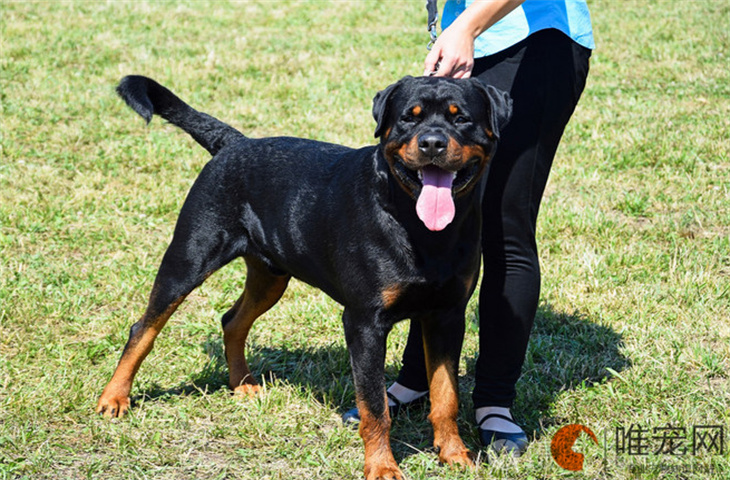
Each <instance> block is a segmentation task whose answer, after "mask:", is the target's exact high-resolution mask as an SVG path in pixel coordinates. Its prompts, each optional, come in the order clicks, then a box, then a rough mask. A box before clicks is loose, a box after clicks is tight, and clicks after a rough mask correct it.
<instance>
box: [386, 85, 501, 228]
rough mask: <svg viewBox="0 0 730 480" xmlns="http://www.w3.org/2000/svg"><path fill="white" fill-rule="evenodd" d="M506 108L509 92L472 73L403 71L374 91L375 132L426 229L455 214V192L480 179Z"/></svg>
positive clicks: (443, 225)
mask: <svg viewBox="0 0 730 480" xmlns="http://www.w3.org/2000/svg"><path fill="white" fill-rule="evenodd" d="M511 113H512V101H511V99H510V98H509V96H508V95H507V94H506V93H504V92H501V91H499V90H497V89H496V88H494V87H492V86H490V85H485V84H484V83H482V82H481V81H480V80H477V79H465V80H453V79H447V78H436V77H418V78H414V77H405V78H403V79H402V80H400V81H398V82H397V83H395V84H393V85H391V86H389V87H388V88H386V89H385V90H383V91H382V92H379V93H378V94H377V95H376V96H375V99H374V101H373V116H374V117H375V121H376V122H377V127H376V128H375V136H376V137H380V143H381V148H382V150H383V154H384V156H385V159H386V160H387V162H388V165H389V167H390V170H391V173H392V174H393V176H394V177H395V179H396V180H397V181H398V184H399V185H400V187H401V188H402V189H403V190H405V191H406V192H407V193H408V194H409V195H410V196H411V197H412V198H413V199H415V200H416V201H417V202H416V211H417V213H418V217H419V218H420V219H421V221H423V223H424V224H425V225H426V227H427V228H428V229H429V230H433V231H438V230H443V229H444V228H446V226H447V225H448V224H449V223H451V221H452V220H453V219H454V215H455V206H454V198H456V197H458V196H460V195H464V194H466V193H467V192H469V191H471V190H472V189H473V188H474V186H475V185H476V184H477V183H478V180H479V179H480V178H481V176H482V175H483V174H484V171H485V170H486V166H487V165H488V164H489V161H490V160H491V158H492V155H493V154H494V151H495V149H496V146H497V141H498V139H499V132H500V129H501V128H502V127H503V126H504V125H505V124H506V123H507V121H508V120H509V118H510V115H511Z"/></svg>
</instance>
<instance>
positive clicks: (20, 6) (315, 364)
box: [0, 0, 730, 479]
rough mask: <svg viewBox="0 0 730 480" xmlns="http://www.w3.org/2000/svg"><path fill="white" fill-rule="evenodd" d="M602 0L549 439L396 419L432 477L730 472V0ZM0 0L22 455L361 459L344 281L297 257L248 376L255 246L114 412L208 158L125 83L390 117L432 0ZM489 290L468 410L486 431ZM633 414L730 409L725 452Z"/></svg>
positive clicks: (5, 188) (7, 231) (247, 123)
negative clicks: (142, 319) (113, 394)
mask: <svg viewBox="0 0 730 480" xmlns="http://www.w3.org/2000/svg"><path fill="white" fill-rule="evenodd" d="M589 3H590V6H591V8H592V13H593V20H594V25H595V33H596V40H597V43H598V50H596V52H595V53H594V55H593V58H592V65H591V75H590V78H589V82H588V86H587V89H586V92H585V94H584V96H583V99H582V101H581V104H580V105H579V107H578V110H577V111H576V113H575V115H574V117H573V120H572V122H571V124H570V125H569V127H568V130H567V132H566V134H565V137H564V141H563V144H562V146H561V149H560V151H559V152H558V157H557V158H556V161H555V165H554V167H553V172H552V176H551V180H550V184H549V185H548V189H547V192H546V195H545V199H544V202H543V206H542V211H541V217H540V225H539V244H540V248H541V260H542V267H543V296H542V302H541V306H540V310H539V314H538V318H537V321H536V326H535V331H534V334H533V339H532V343H531V345H530V348H529V351H528V354H527V361H526V363H525V368H524V375H523V377H522V379H521V381H520V383H519V385H518V390H519V395H518V399H517V404H516V406H515V414H516V416H517V417H518V419H519V420H520V421H521V422H522V423H523V424H524V426H525V428H526V429H527V431H528V432H529V434H530V435H531V436H534V438H535V441H534V442H533V444H532V446H531V447H530V449H529V450H528V453H527V454H526V455H525V456H524V457H522V458H520V459H518V460H516V461H515V460H512V459H508V458H493V459H491V461H490V463H489V464H487V463H483V464H482V465H481V466H480V467H479V469H478V470H477V471H475V472H459V471H457V470H451V469H448V468H445V467H440V466H439V465H438V464H437V460H436V456H435V454H434V452H433V451H432V448H431V446H430V445H431V443H430V442H431V429H430V426H429V425H428V422H427V421H426V420H425V418H424V416H423V415H422V414H418V413H414V414H411V415H410V416H409V417H406V418H402V419H399V420H398V421H397V422H396V423H395V425H394V429H393V447H394V450H395V453H396V457H397V459H398V460H399V461H400V463H401V466H402V467H403V469H404V471H405V473H406V474H407V476H408V477H409V478H411V479H426V478H443V477H449V478H456V479H462V478H463V479H473V478H510V479H512V478H524V479H529V478H533V479H538V478H540V479H542V478H564V477H565V478H589V479H604V478H618V479H629V478H637V479H639V478H641V479H644V478H648V479H654V478H656V479H659V478H662V479H664V478H671V479H675V478H676V479H680V478H682V479H684V478H692V479H707V478H712V479H724V478H728V477H730V460H729V459H728V455H729V452H730V160H729V158H728V157H729V154H730V120H728V119H730V73H729V72H730V69H728V63H729V61H730V60H729V58H728V52H730V40H729V39H728V32H730V20H729V19H730V6H729V5H728V3H727V2H717V1H710V0H707V1H699V0H697V1H691V2H678V1H668V0H667V1H655V2H633V1H632V2H617V1H609V0H601V1H598V0H596V1H590V2H589ZM0 9H1V11H0V25H1V26H2V33H1V39H0V40H1V41H2V43H1V44H0V49H1V52H0V62H1V63H0V65H1V67H0V101H1V103H0V112H1V115H2V124H1V128H0V141H1V147H2V150H1V158H0V478H34V479H35V478H54V479H55V478H59V479H62V478H74V479H75V478H139V479H146V478H155V479H158V478H162V479H166V478H170V479H173V478H174V479H181V478H183V479H184V478H190V479H197V478H206V479H218V478H242V479H252V478H264V479H278V478H283V479H292V478H293V479H305V478H306V479H308V478H329V479H342V478H359V477H360V476H361V472H362V446H361V441H360V439H359V437H358V435H357V433H356V432H355V431H354V430H351V429H349V428H346V427H343V426H342V425H341V422H340V420H339V416H340V414H341V413H342V411H343V409H345V408H348V407H349V406H351V405H352V404H353V398H354V393H353V386H352V380H351V375H350V372H349V363H348V358H347V352H346V350H345V346H344V339H343V335H342V328H341V325H340V319H339V315H340V307H339V306H338V305H337V304H335V303H334V302H333V301H331V300H330V299H328V298H327V297H326V296H324V295H323V294H322V293H321V292H318V291H316V290H314V289H311V288H309V287H307V286H305V285H303V284H301V283H296V282H295V283H293V285H292V286H291V287H290V289H289V290H288V291H287V293H286V295H285V297H284V299H283V300H282V301H281V302H280V303H279V305H278V306H277V307H276V308H274V309H273V310H272V311H271V312H270V313H269V314H267V315H266V317H265V318H263V319H261V320H260V321H259V322H258V323H257V325H256V326H255V327H254V330H253V332H252V338H251V341H250V345H249V347H248V350H249V357H250V358H251V364H252V367H253V369H254V370H255V372H256V374H257V375H258V376H259V378H260V379H262V381H263V383H264V385H265V394H264V395H261V396H259V397H257V398H255V399H251V400H246V401H241V400H237V399H234V398H232V397H231V396H230V395H229V393H228V391H227V389H226V388H225V383H226V378H227V372H226V368H225V362H224V361H223V358H222V346H221V334H220V327H219V318H220V316H221V314H222V313H223V312H224V311H225V310H226V309H227V308H228V307H229V306H230V304H231V303H232V302H233V301H235V299H236V298H237V297H238V295H239V294H240V291H241V290H242V288H243V282H244V279H245V269H244V268H243V264H242V262H237V263H235V264H233V265H231V266H229V267H228V268H226V269H224V270H222V271H221V272H220V273H218V274H217V275H215V276H214V277H212V278H211V279H210V280H209V281H208V282H207V283H206V284H205V285H204V286H203V287H201V288H200V289H199V290H198V291H196V292H195V293H194V294H193V295H191V297H190V298H189V300H188V301H187V302H186V303H185V304H184V305H183V307H181V309H180V310H179V311H178V313H177V314H176V315H175V316H174V317H173V318H172V320H171V321H170V322H169V324H168V326H167V327H166V328H165V330H164V331H163V334H162V335H161V336H160V338H159V340H158V342H157V344H156V346H155V350H154V351H153V352H152V354H151V355H150V357H149V358H148V360H147V361H146V362H145V364H144V365H143V367H142V369H141V371H140V373H139V375H138V377H137V381H136V383H135V387H134V389H133V396H134V408H133V410H132V413H131V415H130V416H129V417H128V418H125V419H124V420H121V421H114V422H110V421H107V420H104V419H102V418H98V417H97V416H96V415H94V413H93V410H94V406H95V403H96V399H97V397H98V395H99V394H100V392H101V390H102V388H103V387H104V385H105V383H106V381H107V380H108V379H109V377H110V375H111V373H112V371H113V369H114V367H115V365H116V362H117V360H118V358H119V355H120V352H121V349H122V347H123V345H124V342H125V341H126V336H127V332H128V328H129V326H130V325H131V324H132V323H133V322H134V321H135V320H136V318H137V317H138V316H139V315H140V314H141V313H142V310H143V308H144V305H145V302H146V298H147V295H148V291H149V288H150V286H151V282H152V279H153V277H154V274H155V270H156V267H157V265H158V262H159V260H160V258H161V255H162V252H163V251H164V248H165V247H166V245H167V242H168V241H169V239H170V237H171V234H172V228H173V225H174V221H175V218H176V216H177V212H178V210H179V207H180V205H181V202H182V200H183V198H184V196H185V194H186V192H187V189H188V188H189V186H190V185H191V183H192V182H193V180H194V179H195V177H196V175H197V173H198V172H199V171H200V169H201V167H202V166H203V165H204V164H205V162H206V161H207V157H206V154H205V152H204V151H203V150H202V149H201V148H200V147H198V146H197V145H196V144H194V142H193V141H192V140H191V139H189V138H188V137H187V136H186V135H185V134H182V133H179V132H178V131H176V130H175V129H174V128H173V127H171V126H167V125H164V124H163V122H161V121H159V119H156V120H155V121H154V122H153V124H152V125H151V127H149V128H147V127H145V125H144V122H143V121H142V120H141V119H140V118H139V117H137V116H136V115H135V114H134V113H133V112H132V111H130V110H129V109H128V108H127V107H126V106H125V105H123V102H121V101H120V100H119V99H118V98H116V96H115V94H114V91H113V88H114V86H115V84H116V82H117V81H118V80H119V79H120V78H121V77H122V76H123V75H125V74H130V73H140V74H146V75H149V76H152V77H154V78H155V79H157V80H158V81H160V82H161V83H163V84H165V85H167V86H169V87H171V88H172V89H173V90H174V91H176V92H178V93H179V94H180V95H181V96H182V97H183V98H185V99H186V100H188V101H189V102H190V103H191V104H192V105H193V106H195V107H196V108H199V109H202V110H204V111H206V112H209V113H211V114H213V115H215V116H217V117H219V118H221V119H223V120H225V121H228V122H230V123H231V124H232V125H234V126H236V127H238V128H240V129H241V130H243V131H244V132H245V133H246V134H248V135H251V136H268V135H279V134H286V135H297V136H302V137H310V138H315V139H319V140H325V141H330V142H338V143H344V144H347V145H352V146H360V145H364V144H369V143H372V141H373V138H372V133H373V129H374V122H373V120H372V117H371V115H370V107H371V103H370V102H371V99H372V97H373V95H374V94H375V92H376V91H378V90H380V89H382V88H384V87H385V86H387V85H388V84H390V83H392V82H393V81H395V80H396V79H397V78H399V77H400V76H402V75H405V74H418V73H419V72H420V71H421V62H422V59H423V57H424V54H425V51H424V45H425V43H426V42H427V33H426V31H425V26H424V23H425V11H424V9H423V5H422V2H395V3H393V2H377V3H376V2H355V1H349V2H308V3H305V2H286V1H285V2H242V3H228V2H210V3H201V2H193V1H190V2H80V1H79V2H27V1H26V2H9V1H7V0H3V1H2V3H1V4H0ZM475 307H476V302H475V301H473V302H472V304H471V305H470V309H469V312H468V317H469V325H468V335H467V341H466V344H465V348H464V356H463V359H462V366H461V375H462V379H461V389H462V401H461V403H462V405H461V407H462V410H461V417H460V422H461V427H462V432H463V436H464V438H465V441H466V442H467V443H468V445H470V446H471V447H472V448H474V449H477V448H478V439H477V437H476V435H475V432H474V431H473V429H472V425H471V421H472V413H471V400H470V395H469V394H470V390H471V386H472V378H473V365H474V359H475V355H476V353H477V352H476V337H477V334H476V326H475V323H474V322H475V316H476V310H475ZM405 327H406V325H405V324H401V325H399V326H398V327H397V328H396V329H395V331H394V332H393V334H392V335H391V338H390V340H389V342H390V346H389V353H388V362H387V366H386V368H387V374H388V376H389V378H391V379H392V378H393V377H394V376H395V375H396V373H397V371H398V367H399V358H400V353H401V351H402V348H403V345H404V341H405V332H406V328H405ZM568 423H581V424H584V425H587V426H589V427H590V428H591V429H592V430H593V431H594V432H596V434H597V436H598V438H599V440H600V442H599V445H598V446H595V445H593V444H592V443H591V442H589V441H584V440H585V439H583V440H581V442H582V443H581V447H580V448H581V450H582V451H583V452H585V453H586V467H585V470H584V471H583V472H582V473H575V474H574V473H570V472H567V471H564V470H562V469H561V468H560V467H558V466H557V465H556V464H555V463H554V462H553V461H552V459H551V458H550V455H549V446H550V439H551V437H552V435H553V434H554V433H555V431H557V429H558V428H560V427H561V426H563V425H566V424H568ZM631 424H638V425H642V426H644V427H645V428H655V427H663V426H666V425H667V424H671V425H672V426H675V427H684V428H687V429H688V430H689V429H691V427H692V426H694V425H706V424H710V425H723V426H724V428H725V454H724V455H723V456H720V455H709V454H707V453H705V454H698V455H695V456H693V455H686V456H684V457H673V456H670V455H667V454H653V453H652V454H650V455H647V456H644V457H637V456H629V455H626V454H623V455H622V454H617V453H616V451H615V448H614V447H615V444H614V443H613V432H614V429H615V428H616V427H626V428H628V427H629V426H630V425H631ZM483 456H484V454H482V457H483Z"/></svg>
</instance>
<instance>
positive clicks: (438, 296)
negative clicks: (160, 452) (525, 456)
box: [100, 76, 511, 450]
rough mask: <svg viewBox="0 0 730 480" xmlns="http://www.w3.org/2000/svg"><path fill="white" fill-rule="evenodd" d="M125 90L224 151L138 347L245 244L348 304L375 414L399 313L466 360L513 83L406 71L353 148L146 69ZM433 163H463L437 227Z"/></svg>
mask: <svg viewBox="0 0 730 480" xmlns="http://www.w3.org/2000/svg"><path fill="white" fill-rule="evenodd" d="M118 93H119V94H120V95H121V97H122V98H123V99H124V100H125V101H126V102H127V103H128V104H129V105H130V106H131V107H132V108H133V109H134V110H135V111H136V112H137V113H139V114H140V115H142V116H143V117H144V118H145V119H146V120H147V121H148V122H149V121H150V119H151V117H152V115H153V113H155V114H158V115H160V116H162V117H163V118H165V119H167V120H168V121H170V122H171V123H173V124H175V125H177V126H179V127H181V128H182V129H184V130H185V131H186V132H188V133H189V134H190V135H192V136H193V138H194V139H195V140H196V141H197V142H198V143H200V144H201V145H202V146H203V147H204V148H205V149H206V150H208V151H209V152H210V153H211V154H212V155H214V157H213V159H212V160H211V161H210V162H209V163H208V164H207V165H206V166H205V167H204V169H203V170H202V172H201V173H200V176H199V177H198V179H197V180H196V182H195V184H194V185H193V187H192V188H191V190H190V193H189V194H188V197H187V199H186V200H185V203H184V205H183V207H182V210H181V212H180V216H179V219H178V222H177V225H176V227H175V232H174V237H173V240H172V243H171V244H170V246H169V248H168V250H167V252H166V253H165V256H164V258H163V260H162V264H161V266H160V269H159V272H158V275H157V278H156V280H155V286H154V289H153V293H152V295H151V298H150V303H149V306H148V311H147V313H146V314H145V317H143V319H142V320H140V321H139V322H138V323H137V324H135V326H134V327H133V329H132V332H131V334H130V341H129V343H128V345H127V348H132V347H131V345H133V344H134V343H135V342H136V341H137V340H136V339H137V338H138V337H140V336H141V335H142V334H141V333H140V331H141V330H144V329H146V328H147V327H148V325H149V324H151V323H153V320H151V319H154V318H157V317H158V316H161V315H163V313H164V312H166V311H169V310H170V309H171V308H172V309H173V310H174V308H175V307H176V306H177V304H178V303H179V302H180V301H182V299H183V298H184V297H185V296H186V295H187V294H188V293H190V291H192V290H193V289H194V288H195V287H197V286H198V285H200V284H201V283H202V282H203V281H204V280H205V279H206V278H207V276H209V275H210V274H211V273H212V272H214V271H215V270H217V269H219V268H221V267H222V266H224V265H226V264H227V263H229V262H230V261H232V260H233V259H235V258H237V257H244V258H246V259H247V262H248V261H249V260H252V261H254V262H256V263H257V264H259V265H264V266H265V268H266V269H267V270H268V272H269V274H271V275H274V276H282V277H286V276H293V277H296V278H298V279H301V280H303V281H304V282H306V283H308V284H311V285H313V286H316V287H318V288H320V289H322V290H323V291H324V292H326V293H327V294H328V295H330V296H331V297H332V298H333V299H335V300H336V301H337V302H339V303H341V304H342V305H344V307H345V311H344V314H343V321H344V328H345V335H346V339H347V343H348V348H349V351H350V355H351V362H352V367H353V374H354V379H355V385H356V389H357V395H358V401H359V402H360V403H359V405H361V408H366V409H367V410H368V411H369V412H370V413H371V414H372V415H373V416H374V417H376V418H379V419H383V418H384V417H387V410H386V408H385V403H384V397H383V395H384V378H383V372H384V355H385V339H386V336H387V334H388V332H389V330H390V329H391V327H392V326H393V324H394V323H396V322H397V321H399V320H402V319H405V318H412V319H414V320H416V321H421V322H422V325H423V330H424V341H425V345H426V350H427V352H428V356H429V359H428V361H429V364H430V365H432V366H433V367H434V368H435V366H436V365H438V364H443V363H444V362H446V363H448V364H449V365H450V366H449V368H451V369H452V370H453V369H454V368H456V366H457V365H458V359H459V354H460V348H461V342H462V339H463V332H464V311H465V308H466V303H467V301H468V299H469V297H470V295H471V293H472V292H473V289H474V287H475V284H476V279H477V275H478V269H479V255H480V241H479V239H480V232H481V212H480V210H481V199H482V194H483V189H484V185H485V178H486V174H485V171H486V169H487V168H486V166H487V163H488V162H489V159H490V158H491V156H492V155H493V152H494V149H495V146H496V141H497V138H498V134H499V129H500V127H501V125H502V124H504V122H505V121H506V120H507V118H508V117H509V114H510V110H511V104H510V101H509V99H508V98H507V97H506V95H505V94H502V93H501V92H498V91H497V90H495V89H494V88H492V87H489V86H485V85H483V84H481V83H480V82H479V81H478V80H459V81H457V80H447V79H436V78H425V77H423V78H411V77H406V78H404V79H402V80H401V81H399V82H398V83H396V84H394V85H391V86H390V87H388V88H387V89H385V90H384V91H382V92H380V93H379V94H378V95H377V96H376V98H375V100H374V105H373V115H374V117H375V119H376V121H377V127H376V136H377V137H380V138H381V142H380V144H379V145H377V146H370V147H365V148H361V149H351V148H347V147H344V146H340V145H333V144H327V143H322V142H317V141H312V140H305V139H299V138H289V137H282V138H264V139H251V138H247V137H245V136H244V135H243V134H241V133H240V132H238V131H236V130H235V129H233V128H232V127H230V126H228V125H226V124H224V123H222V122H220V121H218V120H216V119H214V118H213V117H211V116H209V115H206V114H204V113H201V112H198V111H196V110H194V109H192V108H191V107H189V106H188V105H186V104H185V103H184V102H183V101H182V100H180V99H179V98H177V97H176V96H175V95H174V94H173V93H171V92H170V91H169V90H167V89H166V88H165V87H162V86H161V85H159V84H158V83H156V82H154V81H153V80H151V79H148V78H145V77H139V76H130V77H126V78H124V79H123V80H122V82H121V83H120V85H119V87H118ZM429 136H430V137H435V138H436V139H437V140H438V142H436V144H435V143H434V142H432V143H431V144H428V140H423V139H424V138H426V137H429ZM442 140H445V141H446V142H447V143H448V145H447V146H446V147H445V148H443V147H444V144H442V143H443V142H442ZM434 145H436V147H434ZM452 150H453V151H452ZM473 152H476V153H475V154H474V155H473V158H472V153H473ZM457 154H458V155H457ZM467 154H468V155H467ZM457 157H458V158H457ZM467 157H469V158H467ZM430 164H433V165H438V166H439V167H441V168H442V169H445V170H448V171H450V172H455V173H456V172H458V173H456V179H455V180H454V191H455V192H456V193H455V194H454V196H455V200H454V202H455V207H456V215H455V217H454V219H453V221H452V222H451V223H450V224H449V225H448V226H447V227H446V228H444V229H442V230H441V231H436V232H434V231H429V230H428V229H427V228H426V227H425V226H424V223H423V222H422V221H421V220H420V219H419V217H418V216H417V214H416V208H415V204H416V201H415V198H416V197H417V196H418V194H419V192H420V188H421V185H420V184H419V181H418V175H417V173H416V171H417V170H418V169H419V168H421V167H424V166H426V165H430ZM457 190H458V191H457ZM247 288H248V285H247ZM233 314H234V313H233V309H232V311H231V312H229V313H228V314H226V315H224V318H223V323H224V326H225V324H226V322H228V321H229V320H230V319H231V317H232V315H233ZM163 324H164V322H163ZM160 328H161V327H160ZM157 330H159V328H157ZM150 348H151V347H150ZM140 362H141V360H140ZM431 371H433V368H432V369H431ZM135 372H136V370H135ZM452 373H453V372H452ZM130 384H131V381H130ZM108 388H109V387H108ZM432 392H433V390H432ZM432 401H433V400H432ZM101 403H102V402H101V401H100V409H101V411H104V408H103V407H102V406H101ZM386 420H387V418H386ZM367 442H368V440H367V439H366V447H367ZM366 450H367V448H366Z"/></svg>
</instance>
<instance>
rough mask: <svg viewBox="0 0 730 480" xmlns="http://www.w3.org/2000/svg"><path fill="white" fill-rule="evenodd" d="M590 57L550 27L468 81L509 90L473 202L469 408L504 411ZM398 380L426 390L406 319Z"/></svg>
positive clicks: (488, 61)
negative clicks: (475, 348) (478, 262)
mask: <svg viewBox="0 0 730 480" xmlns="http://www.w3.org/2000/svg"><path fill="white" fill-rule="evenodd" d="M590 55H591V51H590V50H589V49H587V48H585V47H582V46H580V45H578V44H577V43H575V42H573V41H572V40H571V39H570V38H569V37H567V36H566V35H565V34H563V33H562V32H560V31H558V30H543V31H540V32H537V33H534V34H532V35H530V36H529V37H528V38H527V39H525V40H523V41H522V42H520V43H518V44H516V45H514V46H512V47H510V48H509V49H507V50H504V51H502V52H499V53H497V54H494V55H491V56H489V57H484V58H479V59H476V61H475V66H474V70H473V72H472V76H475V77H479V78H480V79H481V80H483V81H485V82H486V83H488V84H490V85H494V86H495V87H497V88H500V89H502V90H505V91H508V92H510V94H511V96H512V99H513V102H514V103H513V114H512V119H511V120H510V122H509V124H508V125H507V126H506V127H505V128H504V129H503V131H502V134H501V140H500V144H499V146H498V148H497V153H496V155H495V157H494V159H493V160H492V164H491V166H490V171H489V178H488V179H487V188H486V194H485V196H484V201H483V213H482V215H483V218H484V222H483V224H484V227H483V231H482V258H483V262H484V276H483V278H482V284H481V290H480V292H479V320H480V322H479V323H480V326H479V357H478V359H477V363H476V371H475V387H474V393H473V399H474V407H475V408H479V407H484V406H499V407H511V406H512V403H513V401H514V399H515V395H516V392H515V384H516V383H517V380H518V378H519V377H520V373H521V370H522V364H523V362H524V358H525V352H526V350H527V342H528V340H529V336H530V331H531V330H532V324H533V322H534V319H535V313H536V311H537V305H538V301H539V297H540V264H539V260H538V256H537V244H536V242H535V225H536V222H537V213H538V209H539V207H540V200H541V198H542V194H543V191H544V189H545V184H546V182H547V179H548V174H549V173H550V167H551V165H552V162H553V157H554V156H555V152H556V150H557V148H558V144H559V143H560V138H561V136H562V135H563V131H564V129H565V125H566V124H567V123H568V120H569V119H570V116H571V115H572V113H573V110H574V109H575V106H576V104H577V103H578V99H579V98H580V95H581V93H582V91H583V88H584V86H585V81H586V76H587V75H588V63H589V58H590ZM398 383H400V384H401V385H403V386H405V387H408V388H410V389H413V390H417V391H425V390H428V382H427V379H426V367H425V361H424V354H423V342H422V337H421V328H420V324H419V323H418V322H411V327H410V332H409V336H408V343H407V345H406V349H405V351H404V353H403V367H402V369H401V371H400V375H399V377H398Z"/></svg>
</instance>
